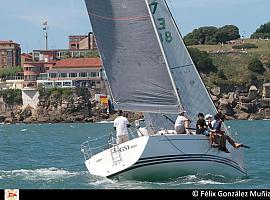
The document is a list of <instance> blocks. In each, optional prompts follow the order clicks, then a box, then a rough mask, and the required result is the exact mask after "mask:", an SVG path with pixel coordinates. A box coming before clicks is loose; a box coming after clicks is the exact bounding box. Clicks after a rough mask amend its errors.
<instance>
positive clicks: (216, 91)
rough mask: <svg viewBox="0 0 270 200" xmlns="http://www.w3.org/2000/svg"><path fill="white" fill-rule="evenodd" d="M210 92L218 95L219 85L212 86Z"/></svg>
mask: <svg viewBox="0 0 270 200" xmlns="http://www.w3.org/2000/svg"><path fill="white" fill-rule="evenodd" d="M211 92H212V94H213V95H215V96H219V95H220V87H214V88H212V89H211Z"/></svg>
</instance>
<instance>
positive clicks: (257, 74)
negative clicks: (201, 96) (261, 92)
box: [191, 39, 270, 90]
mask: <svg viewBox="0 0 270 200" xmlns="http://www.w3.org/2000/svg"><path fill="white" fill-rule="evenodd" d="M241 42H242V43H243V44H247V43H249V44H254V45H256V46H257V47H258V48H252V49H247V50H246V51H242V50H237V49H233V48H232V47H233V46H234V44H224V45H196V46H191V47H192V48H197V49H199V50H201V51H206V52H208V55H209V57H210V58H211V59H212V61H213V65H214V66H216V68H217V72H216V73H215V72H214V71H212V72H211V73H209V74H205V72H203V71H202V70H201V69H200V67H198V70H199V72H200V73H201V75H202V78H203V80H204V82H205V84H206V85H207V86H208V87H211V88H212V87H215V86H220V87H222V88H223V89H224V90H226V89H228V90H229V89H230V88H231V90H232V88H235V87H240V88H245V89H246V90H247V89H248V87H249V86H250V85H252V84H254V85H255V86H256V87H258V88H261V86H262V84H263V83H267V82H270V40H268V41H267V40H257V39H245V40H243V41H241ZM255 59H257V60H259V61H260V63H261V64H262V65H263V66H264V67H263V68H261V64H256V63H257V62H258V61H257V62H253V64H251V63H252V61H254V60H255ZM258 63H259V62H258ZM251 65H252V67H251ZM253 65H255V66H253ZM223 75H224V76H223Z"/></svg>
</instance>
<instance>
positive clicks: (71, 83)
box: [37, 58, 101, 88]
mask: <svg viewBox="0 0 270 200" xmlns="http://www.w3.org/2000/svg"><path fill="white" fill-rule="evenodd" d="M37 83H38V85H43V86H44V87H45V88H52V87H59V88H70V87H89V88H100V87H101V85H100V84H101V61H100V59H99V58H76V59H72V58H70V59H65V60H59V61H56V62H55V63H54V64H53V65H48V66H47V68H46V72H43V73H40V74H39V76H38V77H37Z"/></svg>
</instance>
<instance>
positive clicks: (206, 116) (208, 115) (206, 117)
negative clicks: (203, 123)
mask: <svg viewBox="0 0 270 200" xmlns="http://www.w3.org/2000/svg"><path fill="white" fill-rule="evenodd" d="M209 117H210V118H213V115H210V114H207V115H205V119H208V118H209Z"/></svg>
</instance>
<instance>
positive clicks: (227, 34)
mask: <svg viewBox="0 0 270 200" xmlns="http://www.w3.org/2000/svg"><path fill="white" fill-rule="evenodd" d="M239 38H240V34H239V28H237V27H236V26H234V25H226V26H223V27H221V28H219V29H218V30H217V32H216V40H217V42H227V41H230V40H235V39H239Z"/></svg>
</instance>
